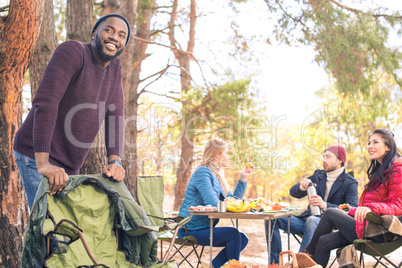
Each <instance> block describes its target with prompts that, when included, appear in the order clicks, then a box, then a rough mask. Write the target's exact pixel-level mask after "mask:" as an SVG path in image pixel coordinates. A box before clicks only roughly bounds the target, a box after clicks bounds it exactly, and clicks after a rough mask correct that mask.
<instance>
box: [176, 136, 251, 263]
mask: <svg viewBox="0 0 402 268" xmlns="http://www.w3.org/2000/svg"><path fill="white" fill-rule="evenodd" d="M229 164H230V157H229V155H228V144H227V143H226V142H224V141H223V140H221V139H218V138H213V139H210V140H209V141H208V143H207V145H206V146H205V150H204V154H203V158H202V161H201V163H200V165H199V166H198V168H197V169H196V170H195V171H194V173H193V175H192V176H191V178H190V181H189V182H188V185H187V190H186V194H185V196H184V200H183V203H182V205H181V207H180V212H179V215H180V216H183V217H188V216H190V212H189V211H188V208H189V207H191V206H200V205H201V206H206V205H211V206H215V207H216V206H217V203H218V201H223V200H224V199H225V198H226V197H229V196H233V195H234V196H237V197H239V198H243V195H244V192H245V191H246V187H247V177H248V176H249V175H250V174H251V173H252V172H253V169H252V168H246V169H245V170H243V171H242V172H241V173H240V178H239V180H238V182H237V185H236V188H235V190H234V193H232V192H231V191H229V189H228V188H229V187H228V184H227V182H226V180H225V176H224V172H223V169H224V168H227V167H229ZM217 223H218V220H216V221H215V223H214V226H216V224H217ZM187 228H188V231H189V234H190V235H192V236H195V237H196V238H197V240H198V244H199V245H203V246H208V245H209V244H210V241H209V232H210V230H209V228H210V221H209V219H208V217H207V216H193V217H192V219H191V221H190V222H189V223H187ZM213 234H214V239H213V242H214V244H213V246H214V247H224V248H223V249H222V250H221V251H220V252H219V254H218V255H217V256H216V257H215V258H214V259H213V261H212V265H213V267H214V268H218V267H221V266H223V265H224V264H225V263H226V262H227V261H229V260H232V259H235V260H239V257H240V252H241V251H242V250H243V249H244V248H245V247H246V245H247V243H248V238H247V236H246V235H245V234H243V233H241V232H239V231H238V230H237V229H236V228H233V227H214V229H213ZM186 235H187V234H186V231H185V230H184V229H183V228H182V229H180V231H179V233H178V236H179V237H184V236H186Z"/></svg>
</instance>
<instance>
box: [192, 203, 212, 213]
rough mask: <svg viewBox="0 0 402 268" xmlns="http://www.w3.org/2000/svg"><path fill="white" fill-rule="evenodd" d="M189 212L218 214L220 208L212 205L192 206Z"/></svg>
mask: <svg viewBox="0 0 402 268" xmlns="http://www.w3.org/2000/svg"><path fill="white" fill-rule="evenodd" d="M188 211H194V212H217V211H218V208H217V207H213V206H211V205H206V206H191V207H189V208H188Z"/></svg>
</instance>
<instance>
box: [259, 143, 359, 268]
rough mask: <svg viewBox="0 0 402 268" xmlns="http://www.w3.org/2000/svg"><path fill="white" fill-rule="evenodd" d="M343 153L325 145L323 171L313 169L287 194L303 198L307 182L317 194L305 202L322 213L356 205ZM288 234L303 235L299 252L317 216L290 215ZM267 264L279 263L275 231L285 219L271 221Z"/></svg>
mask: <svg viewBox="0 0 402 268" xmlns="http://www.w3.org/2000/svg"><path fill="white" fill-rule="evenodd" d="M345 162H346V151H345V149H344V148H343V147H342V146H329V147H328V148H327V149H325V151H324V154H323V168H324V170H320V169H317V170H316V171H315V172H314V174H313V175H312V176H310V177H308V178H307V179H303V180H302V181H301V182H298V183H296V184H295V185H293V187H292V188H291V189H290V191H289V193H290V195H291V196H293V197H295V198H302V197H305V196H307V187H308V185H309V184H310V183H313V184H314V185H315V186H316V190H317V195H314V196H312V197H311V198H310V200H309V203H310V205H313V206H318V207H320V210H323V211H325V210H326V209H327V208H331V207H337V206H338V205H340V204H342V203H348V204H350V205H352V206H356V205H357V202H358V195H357V184H358V183H357V181H356V180H355V179H354V178H353V177H352V176H351V175H350V174H347V173H345V167H344V165H345ZM289 220H290V221H289V222H290V233H292V234H299V235H303V239H302V242H301V245H300V249H299V251H300V252H301V251H303V249H304V248H305V247H306V246H307V245H308V243H309V242H310V240H311V237H312V236H313V233H314V230H315V228H316V226H317V224H318V222H319V220H320V215H318V216H314V215H312V213H311V211H310V209H307V210H306V211H304V212H303V213H301V214H300V215H298V216H291V217H290V219H289ZM268 224H269V222H268V221H267V220H266V221H265V237H266V239H267V245H268V243H269V241H268ZM271 226H272V236H271V237H272V240H271V255H270V262H271V263H279V253H280V252H281V251H282V243H281V235H280V233H279V229H281V230H284V231H287V230H288V219H287V218H286V217H284V218H279V219H276V220H271Z"/></svg>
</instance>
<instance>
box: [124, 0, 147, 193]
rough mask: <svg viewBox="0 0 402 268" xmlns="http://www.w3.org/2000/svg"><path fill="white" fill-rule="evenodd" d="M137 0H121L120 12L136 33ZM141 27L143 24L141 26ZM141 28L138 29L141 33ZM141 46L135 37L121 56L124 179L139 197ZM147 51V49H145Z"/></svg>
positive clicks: (131, 190) (132, 191)
mask: <svg viewBox="0 0 402 268" xmlns="http://www.w3.org/2000/svg"><path fill="white" fill-rule="evenodd" d="M137 3H138V2H137V1H136V0H134V1H133V0H121V1H120V8H119V13H121V14H122V15H123V16H124V17H125V18H126V19H127V21H128V22H129V23H130V27H131V30H132V32H133V34H132V35H134V31H135V28H134V24H135V20H136V10H137ZM139 27H140V28H141V27H142V26H139ZM140 32H141V30H138V33H136V34H140ZM140 49H142V48H139V47H138V46H137V43H136V42H135V40H134V38H131V40H130V42H129V44H128V45H127V47H126V49H125V51H124V52H123V54H122V56H121V57H120V60H121V65H122V70H123V90H124V115H125V121H126V131H125V145H124V152H123V158H122V161H123V162H122V163H123V167H124V169H125V170H126V177H125V179H124V182H125V184H126V185H127V188H128V189H129V190H130V192H131V194H132V195H133V196H134V198H135V199H137V196H136V192H137V191H136V190H137V186H136V184H137V180H136V177H137V175H138V163H137V113H138V102H137V99H138V93H137V89H138V84H139V79H138V77H139V76H138V77H137V72H138V70H137V69H135V67H134V62H135V60H136V58H137V57H138V53H139V50H140ZM144 51H145V50H144Z"/></svg>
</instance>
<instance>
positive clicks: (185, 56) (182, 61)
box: [169, 0, 197, 210]
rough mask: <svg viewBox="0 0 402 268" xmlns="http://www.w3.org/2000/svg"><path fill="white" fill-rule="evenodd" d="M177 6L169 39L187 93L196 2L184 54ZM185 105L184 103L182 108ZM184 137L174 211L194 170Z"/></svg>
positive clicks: (191, 151)
mask: <svg viewBox="0 0 402 268" xmlns="http://www.w3.org/2000/svg"><path fill="white" fill-rule="evenodd" d="M177 6H178V0H174V3H173V10H172V14H171V18H170V22H169V27H170V31H169V39H170V45H171V46H172V47H175V48H176V49H174V50H173V53H174V55H175V57H176V59H177V60H178V61H179V65H180V82H181V91H182V92H187V91H188V90H189V88H190V86H191V75H190V60H191V58H192V53H193V51H194V44H195V23H196V19H197V16H196V9H197V6H196V2H195V0H191V3H190V31H189V37H188V43H187V51H186V52H184V51H182V50H180V49H179V48H178V47H177V45H176V39H175V36H174V24H175V21H176V17H177ZM184 105H185V104H184V103H182V106H184ZM184 111H185V110H184V109H183V117H184V120H185V126H187V122H188V120H189V119H190V118H188V116H187V115H186V114H185V112H184ZM182 132H183V135H182V137H181V155H180V164H179V168H178V169H177V172H176V174H177V175H176V176H177V181H176V193H175V201H174V208H173V209H174V210H178V209H179V208H180V206H181V203H182V202H183V199H184V195H185V193H186V188H187V183H188V181H189V180H190V176H191V172H192V168H193V157H194V148H193V137H192V136H190V135H189V133H188V131H187V128H185V129H184V130H183V131H182Z"/></svg>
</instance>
